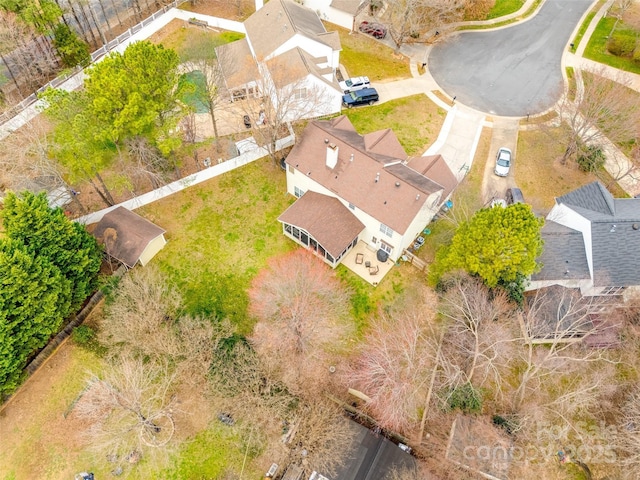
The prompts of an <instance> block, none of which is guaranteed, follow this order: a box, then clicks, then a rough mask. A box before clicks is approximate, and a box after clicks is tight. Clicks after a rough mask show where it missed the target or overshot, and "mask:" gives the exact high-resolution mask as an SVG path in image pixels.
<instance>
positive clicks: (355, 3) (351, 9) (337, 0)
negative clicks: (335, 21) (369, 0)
mask: <svg viewBox="0 0 640 480" xmlns="http://www.w3.org/2000/svg"><path fill="white" fill-rule="evenodd" d="M361 3H363V1H362V0H333V1H332V2H331V6H332V7H333V8H336V9H338V10H342V11H343V12H346V13H350V14H351V15H355V14H356V13H358V11H359V10H360V8H359V7H360V4H361Z"/></svg>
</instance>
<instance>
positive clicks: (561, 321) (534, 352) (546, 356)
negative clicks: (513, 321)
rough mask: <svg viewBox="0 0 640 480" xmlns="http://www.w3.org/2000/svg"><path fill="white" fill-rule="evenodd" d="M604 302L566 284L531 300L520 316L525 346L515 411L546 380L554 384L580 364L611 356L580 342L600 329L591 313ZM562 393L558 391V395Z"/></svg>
mask: <svg viewBox="0 0 640 480" xmlns="http://www.w3.org/2000/svg"><path fill="white" fill-rule="evenodd" d="M600 303H601V300H598V299H596V298H594V297H590V298H589V297H582V296H581V295H580V294H579V292H576V291H573V290H570V289H566V288H563V287H558V288H555V287H552V288H549V289H544V290H539V291H538V292H537V293H536V295H535V296H534V297H533V299H531V301H529V302H528V308H527V309H526V310H525V312H524V314H523V315H522V316H521V317H520V322H521V327H522V330H523V337H524V348H522V349H521V350H520V356H519V359H518V365H517V371H518V372H519V373H518V384H517V387H516V389H515V391H514V393H513V399H512V408H513V411H514V412H520V411H521V409H522V407H523V405H524V403H525V402H526V401H527V400H528V399H532V398H534V395H533V394H534V393H535V392H537V391H540V390H541V389H542V387H543V384H547V385H550V381H551V380H552V379H554V378H556V379H560V378H562V377H563V376H564V375H565V374H571V373H573V372H575V371H576V368H577V367H579V366H581V367H584V366H586V365H588V364H589V363H591V362H597V361H603V360H607V358H606V356H605V355H604V354H603V353H602V352H601V351H599V350H597V349H589V348H586V347H584V346H583V345H581V343H580V340H582V339H583V338H586V337H587V336H589V335H594V334H596V333H598V331H599V330H598V327H597V326H596V325H595V324H594V323H593V320H592V317H591V314H592V313H594V312H596V311H598V308H597V307H598V306H599V304H600ZM614 362H615V361H614ZM554 383H555V382H554ZM567 391H572V389H570V388H569V389H568V390H567ZM560 395H562V394H561V393H560V394H559V393H558V392H556V396H560Z"/></svg>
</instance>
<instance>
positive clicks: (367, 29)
mask: <svg viewBox="0 0 640 480" xmlns="http://www.w3.org/2000/svg"><path fill="white" fill-rule="evenodd" d="M358 29H359V30H360V31H361V32H362V33H368V34H369V35H371V36H372V37H375V38H378V39H382V38H384V37H386V36H387V28H386V27H385V26H384V25H382V24H380V23H374V22H367V21H364V22H361V23H360V26H359V27H358Z"/></svg>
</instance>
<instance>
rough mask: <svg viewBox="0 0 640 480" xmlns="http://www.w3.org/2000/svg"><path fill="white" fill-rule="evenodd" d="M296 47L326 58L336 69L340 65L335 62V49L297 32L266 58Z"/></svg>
mask: <svg viewBox="0 0 640 480" xmlns="http://www.w3.org/2000/svg"><path fill="white" fill-rule="evenodd" d="M296 47H300V48H301V49H302V50H304V51H305V52H307V53H308V54H309V55H311V56H313V57H318V58H326V59H327V64H328V66H330V67H331V68H333V69H335V68H337V67H338V65H337V63H336V64H334V63H333V62H334V55H333V53H334V52H333V49H332V48H331V47H329V46H327V45H325V44H323V43H320V42H316V41H315V40H312V39H311V38H309V37H306V36H304V35H299V34H296V35H294V36H293V37H291V38H290V39H289V40H287V41H286V42H285V43H283V44H282V45H280V46H279V47H278V48H277V49H276V50H274V51H273V53H271V54H270V55H269V56H267V58H266V59H265V60H269V59H271V58H274V57H277V56H278V55H282V54H283V53H286V52H288V51H289V50H292V49H294V48H296Z"/></svg>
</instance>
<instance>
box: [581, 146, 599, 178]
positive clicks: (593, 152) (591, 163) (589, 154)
mask: <svg viewBox="0 0 640 480" xmlns="http://www.w3.org/2000/svg"><path fill="white" fill-rule="evenodd" d="M576 161H577V162H578V167H580V170H582V171H583V172H596V171H598V170H599V169H601V168H602V167H603V165H604V161H605V156H604V152H603V151H602V149H601V148H600V147H596V146H594V145H592V146H589V147H586V148H585V149H584V150H582V151H581V152H580V153H578V158H577V160H576Z"/></svg>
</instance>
